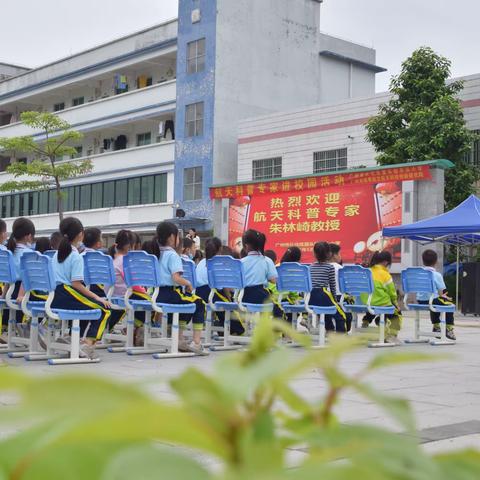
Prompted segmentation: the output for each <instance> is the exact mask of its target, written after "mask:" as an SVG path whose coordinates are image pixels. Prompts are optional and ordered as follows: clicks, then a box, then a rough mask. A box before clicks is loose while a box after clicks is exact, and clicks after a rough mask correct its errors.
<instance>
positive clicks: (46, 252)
mask: <svg viewBox="0 0 480 480" xmlns="http://www.w3.org/2000/svg"><path fill="white" fill-rule="evenodd" d="M56 253H57V251H56V250H46V251H45V252H43V254H44V255H46V256H47V257H50V258H53V257H54V256H55V254H56Z"/></svg>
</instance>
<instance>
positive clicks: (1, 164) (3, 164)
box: [0, 155, 10, 172]
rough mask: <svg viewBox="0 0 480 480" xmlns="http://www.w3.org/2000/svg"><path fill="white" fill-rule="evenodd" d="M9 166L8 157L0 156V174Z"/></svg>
mask: <svg viewBox="0 0 480 480" xmlns="http://www.w3.org/2000/svg"><path fill="white" fill-rule="evenodd" d="M9 165H10V157H2V156H1V155H0V172H4V171H5V170H6V169H7V167H8V166H9Z"/></svg>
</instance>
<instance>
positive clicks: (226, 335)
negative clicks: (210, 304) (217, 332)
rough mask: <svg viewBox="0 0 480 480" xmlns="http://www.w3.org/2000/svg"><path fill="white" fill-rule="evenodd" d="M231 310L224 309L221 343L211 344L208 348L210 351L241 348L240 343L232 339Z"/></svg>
mask: <svg viewBox="0 0 480 480" xmlns="http://www.w3.org/2000/svg"><path fill="white" fill-rule="evenodd" d="M231 317H232V312H230V311H226V312H225V322H224V324H223V325H224V327H223V345H212V346H211V347H210V350H211V351H212V352H221V351H228V350H238V349H239V348H242V345H238V344H235V343H234V340H233V341H232V335H231V333H230V332H231V326H232V320H231Z"/></svg>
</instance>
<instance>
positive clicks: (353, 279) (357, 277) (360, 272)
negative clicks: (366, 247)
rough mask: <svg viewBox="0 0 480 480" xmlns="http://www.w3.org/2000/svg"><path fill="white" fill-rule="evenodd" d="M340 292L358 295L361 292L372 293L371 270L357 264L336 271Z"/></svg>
mask: <svg viewBox="0 0 480 480" xmlns="http://www.w3.org/2000/svg"><path fill="white" fill-rule="evenodd" d="M338 283H339V285H338V286H339V288H340V293H341V294H347V295H351V296H353V297H359V296H360V295H361V294H362V293H365V294H368V295H370V294H372V293H373V290H374V285H373V276H372V271H371V270H370V269H369V268H365V267H361V266H359V265H350V266H347V267H343V268H341V269H340V270H339V271H338Z"/></svg>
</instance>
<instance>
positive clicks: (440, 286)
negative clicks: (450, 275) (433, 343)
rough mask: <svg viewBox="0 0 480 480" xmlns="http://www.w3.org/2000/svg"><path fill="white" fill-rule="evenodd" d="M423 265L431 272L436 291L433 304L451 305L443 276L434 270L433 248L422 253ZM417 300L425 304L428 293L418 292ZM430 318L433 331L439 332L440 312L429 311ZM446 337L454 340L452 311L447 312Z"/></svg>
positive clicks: (428, 299)
mask: <svg viewBox="0 0 480 480" xmlns="http://www.w3.org/2000/svg"><path fill="white" fill-rule="evenodd" d="M422 260H423V265H424V266H425V268H426V269H427V270H430V271H432V272H433V280H434V282H435V288H436V289H437V291H438V293H436V294H435V298H434V299H433V305H453V303H452V299H451V298H449V297H448V296H447V287H446V285H445V281H444V280H443V276H442V274H441V273H440V272H437V270H435V265H436V264H437V262H438V255H437V252H435V251H433V250H425V251H424V252H423V254H422ZM417 301H418V303H421V304H423V305H427V304H428V303H429V301H430V295H428V293H418V294H417ZM430 320H431V321H432V324H433V332H434V333H440V332H441V330H440V313H439V312H430ZM446 322H447V338H448V339H450V340H456V337H455V332H454V323H455V322H454V317H453V313H452V312H447V318H446Z"/></svg>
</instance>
